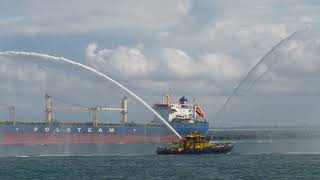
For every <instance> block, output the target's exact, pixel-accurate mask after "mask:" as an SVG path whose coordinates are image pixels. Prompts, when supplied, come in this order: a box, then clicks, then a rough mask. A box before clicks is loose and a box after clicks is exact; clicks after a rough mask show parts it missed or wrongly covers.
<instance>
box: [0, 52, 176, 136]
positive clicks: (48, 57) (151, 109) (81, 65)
mask: <svg viewBox="0 0 320 180" xmlns="http://www.w3.org/2000/svg"><path fill="white" fill-rule="evenodd" d="M1 55H2V56H19V55H23V56H34V57H41V58H46V59H52V60H55V61H63V62H66V63H69V64H72V65H75V66H78V67H81V68H84V69H86V70H89V71H91V72H93V73H95V74H97V75H99V76H101V77H103V78H105V79H108V80H109V81H110V82H112V83H114V84H115V85H117V86H119V87H120V88H122V89H123V90H125V91H126V92H128V93H129V94H130V95H131V96H133V97H134V98H135V99H136V100H138V101H139V102H140V103H142V104H143V105H144V106H145V107H147V108H148V109H149V110H150V111H151V112H153V113H154V114H155V115H156V116H157V117H158V118H159V119H160V120H161V121H162V122H163V123H164V124H165V125H166V126H167V127H168V128H169V129H170V130H171V131H172V132H173V133H174V134H175V135H177V136H178V137H179V138H180V139H182V137H181V136H180V134H179V133H178V132H177V131H176V130H175V129H174V128H173V127H172V126H171V125H170V124H169V123H168V122H167V121H166V120H165V119H164V118H163V117H161V116H160V114H159V113H157V111H155V110H154V109H153V108H152V107H151V106H150V105H148V104H147V103H146V102H145V101H144V100H142V99H141V98H140V97H139V96H138V95H136V94H135V93H133V92H132V91H130V90H129V89H128V88H126V87H125V86H124V85H122V84H120V83H119V82H118V81H116V80H113V79H112V78H110V77H109V76H107V75H105V74H103V73H101V72H100V71H98V70H95V69H93V68H91V67H89V66H86V65H83V64H81V63H78V62H75V61H72V60H69V59H66V58H63V57H55V56H51V55H47V54H39V53H34V52H18V51H5V52H0V56H1Z"/></svg>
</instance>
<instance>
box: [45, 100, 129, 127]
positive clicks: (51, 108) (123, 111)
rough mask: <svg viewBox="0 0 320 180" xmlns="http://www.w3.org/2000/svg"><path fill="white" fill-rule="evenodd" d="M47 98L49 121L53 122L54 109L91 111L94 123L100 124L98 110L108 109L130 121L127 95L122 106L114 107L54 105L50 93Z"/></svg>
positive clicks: (122, 119)
mask: <svg viewBox="0 0 320 180" xmlns="http://www.w3.org/2000/svg"><path fill="white" fill-rule="evenodd" d="M45 99H46V110H45V112H46V117H47V122H48V123H49V124H51V123H52V122H53V121H52V111H85V112H89V113H90V114H91V115H92V117H91V118H92V125H93V126H98V125H99V123H98V120H97V112H106V111H119V112H120V113H121V123H128V99H127V97H123V99H122V102H121V107H120V108H112V107H102V106H99V107H89V108H88V107H68V106H64V107H54V106H53V104H52V97H51V96H49V95H48V94H46V95H45Z"/></svg>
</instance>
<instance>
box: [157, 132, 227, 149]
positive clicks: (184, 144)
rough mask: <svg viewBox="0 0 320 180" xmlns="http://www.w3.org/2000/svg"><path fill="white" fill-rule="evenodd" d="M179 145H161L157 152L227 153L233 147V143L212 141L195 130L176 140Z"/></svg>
mask: <svg viewBox="0 0 320 180" xmlns="http://www.w3.org/2000/svg"><path fill="white" fill-rule="evenodd" d="M175 144H177V145H178V146H177V147H159V148H158V149H157V154H159V155H166V154H225V153H229V152H230V151H231V150H232V149H233V145H232V144H231V143H210V142H209V141H207V140H206V138H205V136H204V135H202V134H201V133H199V132H198V131H195V132H193V133H191V134H188V135H187V136H186V137H185V139H183V140H181V141H179V142H176V143H175Z"/></svg>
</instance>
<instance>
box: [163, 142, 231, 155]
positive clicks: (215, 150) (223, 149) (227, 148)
mask: <svg viewBox="0 0 320 180" xmlns="http://www.w3.org/2000/svg"><path fill="white" fill-rule="evenodd" d="M232 149H233V145H232V144H229V143H228V144H224V146H218V147H211V148H203V149H185V150H183V151H178V149H177V148H158V149H157V154H159V155H169V154H226V153H229V152H231V150H232Z"/></svg>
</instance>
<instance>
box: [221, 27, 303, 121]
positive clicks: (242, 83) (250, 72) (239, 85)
mask: <svg viewBox="0 0 320 180" xmlns="http://www.w3.org/2000/svg"><path fill="white" fill-rule="evenodd" d="M301 32H304V31H296V32H294V33H292V34H291V35H290V36H288V37H286V38H285V39H283V40H281V41H280V42H279V43H278V44H277V45H275V46H274V47H273V48H272V49H271V50H270V51H269V52H268V53H267V54H266V55H264V56H263V57H262V58H261V60H260V61H259V62H258V63H257V64H256V65H255V66H253V68H251V70H250V71H249V72H248V73H247V74H246V76H245V77H244V78H243V79H242V80H241V81H240V83H239V84H238V85H237V86H236V88H235V89H234V90H233V91H232V93H231V95H230V96H229V97H228V98H227V99H226V101H225V102H224V104H223V105H222V107H221V108H220V109H219V111H218V112H217V119H218V118H219V115H220V114H221V113H222V112H223V110H224V109H225V108H226V107H227V105H228V104H229V103H230V101H231V100H232V98H233V97H234V96H235V95H236V93H237V92H238V91H239V89H240V88H241V87H243V85H244V84H245V82H247V81H248V80H249V78H250V77H251V75H252V74H254V72H255V70H256V69H257V68H259V67H260V66H261V65H263V63H264V61H265V60H266V59H267V57H269V56H270V55H271V54H272V53H274V51H275V50H276V49H277V48H279V47H280V46H281V45H283V44H284V43H286V42H288V41H289V40H291V39H292V38H294V37H296V36H297V35H298V34H300V33H301ZM275 63H276V60H274V61H272V62H271V63H270V64H269V65H267V68H266V69H265V70H264V72H262V74H261V75H259V76H258V77H257V78H255V79H254V80H253V82H252V84H251V85H250V86H249V89H250V88H251V87H252V86H253V85H254V84H255V83H256V81H257V80H259V79H261V78H262V77H263V76H264V75H265V74H266V72H268V71H269V69H270V68H271V67H272V66H274V64H275Z"/></svg>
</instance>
